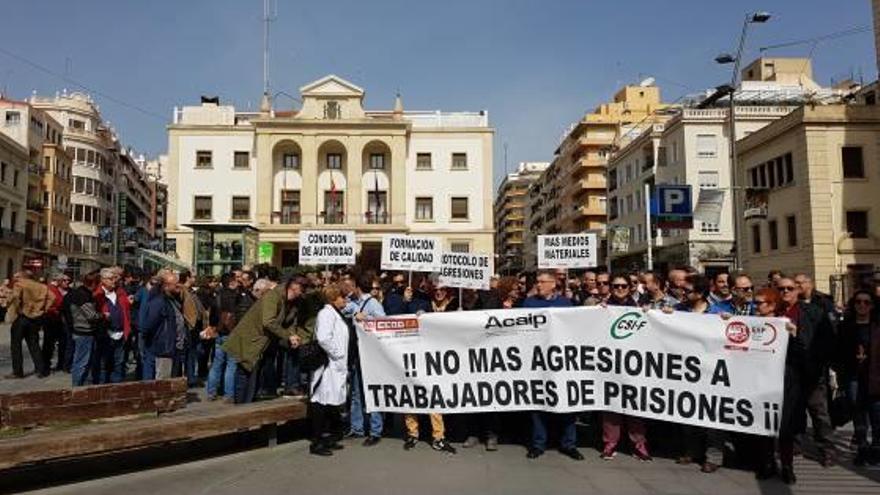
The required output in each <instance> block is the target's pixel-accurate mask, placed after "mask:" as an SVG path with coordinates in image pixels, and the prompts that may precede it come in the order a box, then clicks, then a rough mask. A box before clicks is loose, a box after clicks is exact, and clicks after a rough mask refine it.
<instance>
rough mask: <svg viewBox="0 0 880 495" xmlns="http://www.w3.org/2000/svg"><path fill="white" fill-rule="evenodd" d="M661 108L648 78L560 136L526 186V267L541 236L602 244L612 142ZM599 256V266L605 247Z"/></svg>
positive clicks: (646, 121) (646, 122)
mask: <svg viewBox="0 0 880 495" xmlns="http://www.w3.org/2000/svg"><path fill="white" fill-rule="evenodd" d="M663 108H665V105H664V104H662V103H661V102H660V88H659V87H657V86H654V85H653V82H652V81H645V82H644V83H642V84H641V85H638V86H625V87H623V88H621V89H620V90H619V91H618V92H617V93H616V94H615V95H614V99H613V100H612V101H611V102H608V103H604V104H602V105H599V107H597V108H596V109H595V110H593V111H592V112H590V113H587V114H586V115H584V117H583V118H582V119H581V120H580V121H578V122H576V123H575V124H573V125H572V127H571V128H570V129H569V130H568V131H567V132H566V133H565V134H564V136H563V137H562V140H561V141H560V144H559V146H558V147H557V148H556V150H555V152H554V158H553V161H552V162H551V163H550V166H549V167H547V169H546V170H545V171H544V172H543V174H542V175H541V177H540V178H539V179H538V180H537V181H536V182H535V183H534V184H533V185H532V186H531V188H530V190H529V194H528V198H529V207H528V208H527V231H528V232H529V236H528V239H527V240H526V241H527V242H526V245H525V248H524V252H525V253H526V260H525V266H526V268H527V269H530V270H533V269H534V268H535V266H536V263H537V260H536V259H535V258H534V256H533V255H532V253H534V252H535V249H536V246H537V236H538V235H541V234H557V233H576V232H585V231H593V232H596V233H598V234H599V238H600V239H603V240H602V241H601V242H602V244H603V246H604V244H605V241H604V236H605V222H606V218H607V208H606V197H607V191H606V173H607V164H608V157H609V155H610V153H611V150H612V148H613V147H614V146H615V143H619V142H620V141H621V140H622V139H623V140H625V139H628V136H629V135H630V134H632V133H633V132H635V130H637V129H641V128H644V127H645V126H647V125H649V123H650V122H651V119H652V118H653V115H654V114H655V112H657V111H658V110H662V109H663ZM598 259H599V264H600V265H602V264H604V263H605V260H604V259H605V248H604V247H603V248H602V249H600V253H599V256H598Z"/></svg>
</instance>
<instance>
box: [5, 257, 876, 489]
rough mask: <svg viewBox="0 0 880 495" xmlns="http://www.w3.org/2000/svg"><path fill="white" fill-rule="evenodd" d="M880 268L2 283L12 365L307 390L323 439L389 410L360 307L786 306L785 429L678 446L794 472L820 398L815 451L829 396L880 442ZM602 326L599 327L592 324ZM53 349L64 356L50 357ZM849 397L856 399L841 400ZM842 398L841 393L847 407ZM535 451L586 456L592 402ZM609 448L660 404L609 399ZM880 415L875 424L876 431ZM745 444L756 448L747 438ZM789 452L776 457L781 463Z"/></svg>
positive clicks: (490, 446) (321, 445)
mask: <svg viewBox="0 0 880 495" xmlns="http://www.w3.org/2000/svg"><path fill="white" fill-rule="evenodd" d="M878 301H880V284H875V286H873V287H867V288H864V289H860V290H857V291H856V292H854V293H853V294H852V295H851V297H850V298H849V300H848V301H847V302H846V304H845V305H843V306H837V305H835V302H834V301H833V300H832V298H831V297H829V296H828V295H825V294H822V293H820V292H819V291H817V290H816V289H815V287H814V283H813V280H812V278H811V277H810V276H809V275H808V274H805V273H798V274H794V275H786V274H783V273H780V272H778V271H774V272H771V273H770V274H769V275H768V278H767V280H766V281H762V282H760V283H759V282H758V281H754V280H752V278H751V277H749V276H748V275H746V274H727V273H718V274H716V275H714V276H712V277H707V276H705V275H703V274H700V273H697V272H696V271H695V270H693V269H689V268H687V267H676V268H673V269H671V270H669V271H668V272H666V273H658V272H650V271H649V272H635V273H606V272H594V271H587V272H585V273H583V274H581V275H578V276H571V277H569V276H568V275H567V272H562V271H540V272H538V273H537V274H522V275H519V276H505V277H496V278H493V280H492V284H491V289H490V290H488V291H474V290H463V291H459V290H456V289H449V288H445V287H440V286H438V285H437V284H436V279H435V278H433V277H432V276H430V275H421V274H417V275H416V276H412V274H410V275H407V274H405V273H377V272H375V271H370V270H359V269H357V268H356V267H355V268H351V269H340V270H336V271H333V272H323V273H319V272H307V273H305V274H304V275H302V276H288V277H281V274H280V272H279V271H278V270H277V269H276V268H275V267H272V266H269V265H258V266H256V267H253V268H252V269H242V270H233V271H232V272H230V273H227V274H224V275H223V276H221V277H219V278H217V277H210V276H208V277H200V278H196V277H194V276H193V274H192V273H189V272H179V273H178V272H175V271H172V270H160V271H158V272H157V273H155V274H152V275H150V276H144V275H143V274H140V273H136V272H133V271H125V270H123V269H122V268H120V267H110V268H104V269H102V270H100V271H98V272H93V273H87V274H85V275H83V276H82V277H81V280H78V281H77V283H75V284H72V281H71V278H70V277H69V276H68V275H66V274H64V273H55V274H52V275H50V276H49V277H48V280H46V281H41V280H37V279H35V277H34V276H33V274H31V273H29V272H26V271H24V272H20V273H17V274H16V275H15V277H14V278H13V280H11V281H8V282H7V283H4V284H3V285H2V286H0V307H2V312H3V313H4V316H5V318H6V321H7V322H10V323H11V324H12V326H11V333H12V335H11V344H12V364H13V372H12V374H11V375H9V376H7V377H6V378H21V377H23V376H24V372H23V360H24V357H23V354H22V346H23V344H26V345H27V348H28V351H29V353H30V357H31V359H32V361H33V363H34V369H35V373H36V374H37V375H38V376H40V377H45V376H48V375H49V374H50V373H51V372H53V371H54V372H67V373H70V376H71V383H72V385H73V386H82V385H86V384H104V383H116V382H121V381H123V380H127V379H136V380H155V379H163V378H170V377H186V380H187V382H188V384H189V386H190V387H202V386H204V387H205V388H206V396H207V399H208V400H211V401H214V400H220V399H221V398H222V400H225V401H228V402H232V403H236V404H241V403H248V402H252V401H254V400H261V399H267V398H273V397H277V396H279V395H282V396H291V397H307V398H308V400H309V417H310V421H311V423H312V439H311V440H312V441H311V447H310V451H311V452H312V453H313V454H316V455H321V456H329V455H333V452H334V451H335V450H338V449H341V448H342V444H341V443H340V440H341V439H342V438H346V437H349V438H357V437H362V438H363V445H364V446H367V447H369V446H373V445H376V444H377V443H379V442H380V441H381V440H382V438H383V437H384V436H385V435H386V432H387V430H389V429H390V428H387V427H386V424H385V422H386V420H387V419H389V417H388V416H389V415H385V414H382V413H377V412H373V413H369V414H366V413H365V410H364V396H363V386H362V383H361V367H360V363H361V357H360V356H359V355H358V346H357V333H356V332H355V329H354V328H355V327H354V324H355V322H357V321H363V320H365V319H371V318H382V317H386V316H393V315H400V314H421V313H425V312H445V311H458V310H461V311H472V310H486V309H511V308H519V307H523V308H544V307H568V306H596V305H601V306H631V307H634V308H641V309H642V310H644V311H650V310H659V311H665V312H673V311H687V312H696V313H706V314H715V315H717V316H718V317H719V318H723V319H728V318H731V317H732V316H784V317H787V318H788V319H789V321H790V324H789V325H788V331H789V333H790V335H791V338H790V340H789V347H788V351H787V355H786V362H785V383H784V385H785V393H784V402H783V408H782V420H781V425H780V431H779V436H778V438H776V439H773V438H766V437H761V438H758V437H755V438H748V437H747V436H745V435H739V436H737V435H732V434H730V433H727V432H723V431H720V430H713V429H708V428H702V427H693V426H686V425H680V426H671V425H670V427H672V428H677V429H676V430H675V431H676V435H675V436H676V438H679V439H681V446H680V449H679V455H678V459H677V461H678V462H679V463H681V464H691V463H696V464H698V465H699V467H700V469H701V470H702V471H703V472H706V473H712V472H715V471H716V470H718V469H719V467H720V466H722V463H723V456H724V452H725V450H727V451H730V447H731V446H732V445H736V446H737V455H738V456H742V457H745V458H749V459H753V460H755V459H757V460H756V461H755V462H754V468H755V471H756V476H758V477H759V478H762V479H763V478H770V477H774V476H777V475H778V476H779V477H781V479H782V480H783V481H785V482H786V483H794V482H795V480H796V476H795V473H794V469H793V457H794V456H795V455H796V452H797V451H798V450H799V446H800V444H799V442H800V440H801V438H802V436H803V435H804V434H805V432H806V426H807V416H808V415H809V417H810V420H811V425H812V434H813V437H814V439H815V444H816V446H817V447H818V452H819V454H818V461H819V462H820V463H821V464H822V465H823V466H830V465H832V464H833V463H834V462H835V461H836V449H835V446H834V443H833V442H832V438H831V437H832V433H833V428H834V423H840V421H834V422H833V421H832V414H831V412H833V411H831V407H832V406H838V405H840V404H842V405H843V406H845V407H844V408H843V410H845V412H846V414H845V415H846V417H847V419H851V420H852V422H853V424H854V435H853V438H852V444H853V446H854V447H855V449H856V452H857V454H856V458H855V463H856V464H861V465H863V464H865V463H876V462H878V460H880V456H878V451H880V311H878ZM587 330H588V329H587ZM53 363H54V364H53ZM841 401H842V402H841ZM838 409H840V408H839V407H835V409H834V411H837V410H838ZM456 416H460V417H459V418H457V420H458V421H459V423H461V424H462V425H463V430H464V431H465V432H466V435H464V438H465V440H464V442H463V443H462V447H464V448H476V447H477V446H478V445H480V444H481V443H484V444H485V448H486V450H487V451H494V450H497V448H498V442H499V435H500V434H501V430H502V429H503V428H504V425H505V424H507V423H509V421H508V419H509V418H507V419H506V418H504V417H503V416H508V415H505V414H498V413H480V414H468V415H456ZM527 416H528V421H527V424H528V425H529V427H530V428H529V430H530V436H529V438H528V439H527V441H526V443H527V456H528V457H529V458H531V459H534V458H538V457H540V456H541V455H543V454H544V452H545V450H546V449H547V448H548V445H549V444H550V440H549V433H548V432H549V431H550V430H551V428H549V427H550V426H555V427H556V428H554V429H555V430H558V432H559V435H558V436H559V438H558V441H557V442H558V450H559V451H560V452H561V453H562V454H564V455H566V456H568V457H570V458H572V459H574V460H581V459H583V458H584V457H583V454H582V453H581V452H580V451H579V450H578V439H577V435H578V428H577V425H578V420H579V418H580V419H583V416H584V415H578V414H553V413H545V412H532V413H528V415H527ZM402 419H403V437H404V443H403V447H404V449H406V450H410V449H413V448H415V447H416V446H417V445H418V443H419V438H420V432H419V423H420V421H419V420H420V418H419V417H418V416H416V415H404V417H403V418H402ZM448 419H450V418H444V416H443V415H440V414H431V415H429V420H430V428H431V442H430V444H431V447H432V448H433V449H435V450H438V451H441V452H446V453H449V454H454V453H455V452H456V448H455V447H453V445H452V444H451V443H450V441H449V440H448V438H447V434H446V430H447V425H446V420H448ZM597 419H598V422H597V424H599V425H601V447H600V448H599V451H600V456H601V458H602V459H606V460H611V459H613V458H614V457H615V455H616V453H617V451H618V447H619V445H620V443H621V436H622V434H623V433H624V432H625V433H626V435H627V438H628V439H629V442H630V443H631V446H630V451H631V453H632V455H633V456H635V457H636V458H638V459H640V460H643V461H650V460H651V459H652V457H651V453H650V452H651V449H650V447H649V439H648V428H647V424H646V423H647V422H646V421H645V420H643V419H641V418H638V417H635V416H627V415H622V414H617V413H607V412H606V413H599V414H598V415H597ZM869 431H870V432H871V438H870V439H869V437H868V432H869ZM743 445H745V446H747V447H745V452H741V451H742V450H743V447H742V446H743ZM777 457H778V459H779V463H780V464H781V466H780V465H778V464H777Z"/></svg>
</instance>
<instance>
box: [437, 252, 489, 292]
mask: <svg viewBox="0 0 880 495" xmlns="http://www.w3.org/2000/svg"><path fill="white" fill-rule="evenodd" d="M441 262H442V264H443V266H442V267H441V268H440V277H439V280H438V281H439V283H440V286H441V287H461V288H463V289H476V290H489V281H490V279H491V278H492V274H493V273H495V260H493V259H492V255H490V254H478V253H443V256H442V257H441Z"/></svg>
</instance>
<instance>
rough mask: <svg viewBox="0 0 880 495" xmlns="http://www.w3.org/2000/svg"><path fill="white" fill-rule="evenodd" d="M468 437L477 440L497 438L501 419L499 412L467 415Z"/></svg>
mask: <svg viewBox="0 0 880 495" xmlns="http://www.w3.org/2000/svg"><path fill="white" fill-rule="evenodd" d="M466 422H467V435H468V436H469V437H477V438H497V437H498V430H499V429H500V426H499V425H500V424H501V417H500V416H499V415H498V413H497V412H485V413H471V414H468V415H466Z"/></svg>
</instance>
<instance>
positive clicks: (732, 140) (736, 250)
mask: <svg viewBox="0 0 880 495" xmlns="http://www.w3.org/2000/svg"><path fill="white" fill-rule="evenodd" d="M769 20H770V14H769V13H767V12H754V13H751V14H748V15H746V17H745V20H743V27H742V32H741V33H740V35H739V45H738V46H737V49H736V56H735V57H734V56H731V55H730V54H729V53H722V54H721V55H719V56H717V57H715V61H716V62H717V63H719V64H729V63H733V74H731V76H730V88H729V92H728V98H729V102H728V111H727V119H728V129H729V130H730V132H729V133H728V136H727V141H728V143H729V148H730V190H731V201H733V268H734V270H741V269H742V255H741V252H742V251H741V247H742V243H741V242H740V234H741V231H742V229H741V228H740V221H741V220H742V219H741V218H740V213H739V189H740V188H739V186H738V184H737V182H738V181H737V171H736V169H737V163H736V105H735V100H734V95H735V93H736V86H737V82H738V78H739V68H740V64H741V62H742V52H743V48H744V47H745V44H746V35H747V34H748V28H749V24H763V23H765V22H767V21H769Z"/></svg>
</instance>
